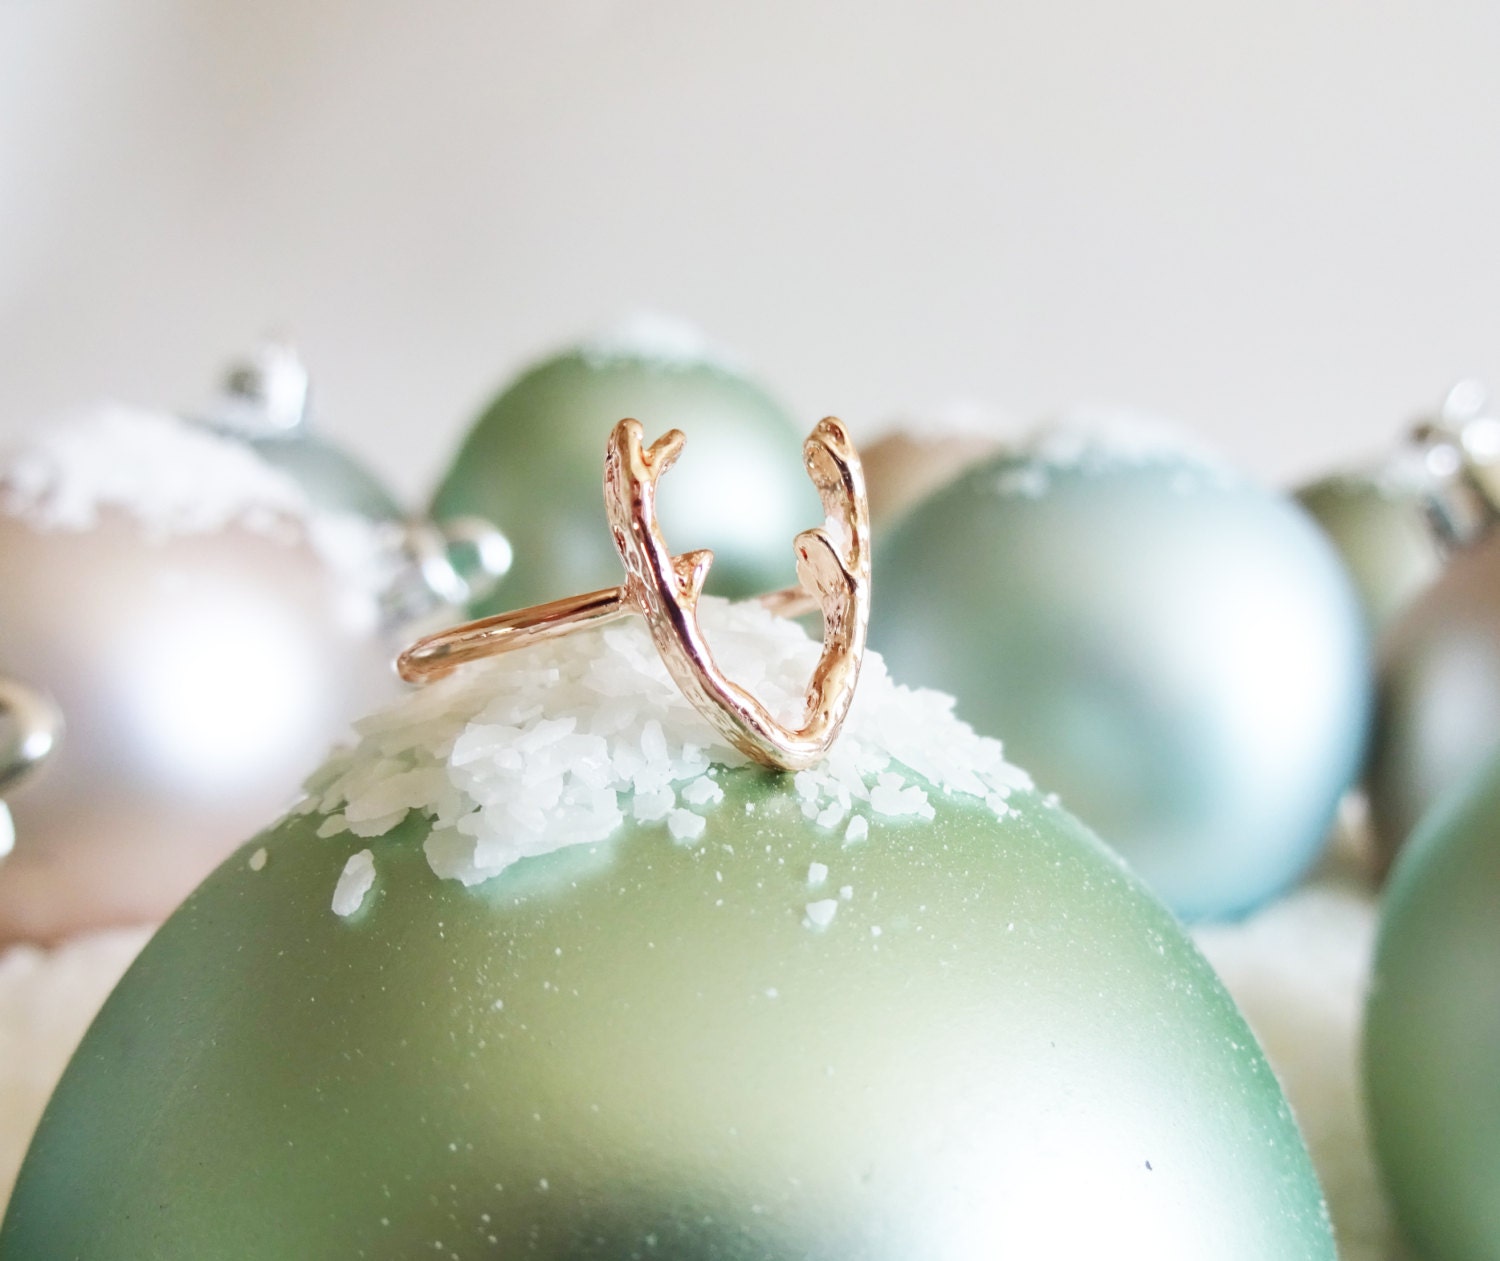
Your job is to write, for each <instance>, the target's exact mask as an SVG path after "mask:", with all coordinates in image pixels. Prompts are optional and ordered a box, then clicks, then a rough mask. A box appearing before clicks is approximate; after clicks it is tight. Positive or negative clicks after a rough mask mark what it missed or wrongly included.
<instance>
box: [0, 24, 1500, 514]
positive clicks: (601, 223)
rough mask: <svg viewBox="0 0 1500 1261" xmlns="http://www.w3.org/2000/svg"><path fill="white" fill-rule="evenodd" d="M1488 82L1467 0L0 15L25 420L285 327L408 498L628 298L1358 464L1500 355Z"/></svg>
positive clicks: (1276, 456)
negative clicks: (532, 368)
mask: <svg viewBox="0 0 1500 1261" xmlns="http://www.w3.org/2000/svg"><path fill="white" fill-rule="evenodd" d="M1497 68H1500V6H1497V5H1494V4H1491V3H1487V2H1486V0H1451V2H1447V3H1445V2H1443V0H1428V2H1426V3H1422V4H1417V3H1411V2H1408V3H1393V2H1392V0H1360V2H1359V3H1355V2H1354V0H1324V2H1323V3H1318V4H1308V3H1306V2H1305V0H1255V2H1254V3H1248V2H1245V3H1229V4H1202V3H1194V2H1192V0H1127V2H1126V3H1104V2H1103V0H1099V2H1097V3H1093V2H1090V0H1007V2H1006V3H1004V4H998V3H997V4H978V3H968V4H962V3H957V2H934V0H927V2H925V3H920V4H919V3H915V2H912V3H904V4H894V3H888V4H873V3H867V4H854V3H849V4H844V3H834V2H832V0H800V2H792V3H783V2H776V0H762V2H760V3H755V4H741V5H730V4H724V3H708V2H704V3H688V2H686V0H662V2H659V3H625V2H623V0H556V2H554V3H548V4H520V3H481V2H480V0H442V2H441V3H427V4H418V3H399V4H398V3H382V2H379V0H254V2H253V3H248V2H242V3H224V2H222V0H221V2H220V3H204V0H0V434H3V433H6V432H9V431H12V430H14V429H15V428H17V427H19V426H20V425H22V424H25V423H28V422H31V421H34V420H36V419H37V418H39V417H42V416H45V415H47V414H49V413H51V412H54V411H57V410H59V409H62V408H67V407H70V406H73V405H76V404H79V403H83V402H88V401H91V400H93V399H94V398H96V397H98V396H100V395H106V394H107V395H111V396H115V397H120V398H123V399H126V400H128V401H132V402H136V403H142V404H148V405H160V406H168V407H178V408H190V407H193V406H195V405H197V404H200V403H202V402H204V401H206V399H207V397H208V395H209V393H210V390H211V387H212V385H213V384H214V382H215V379H216V378H217V376H218V373H219V370H220V368H221V367H222V365H223V363H224V361H225V360H226V359H228V358H230V357H233V356H236V355H238V354H239V353H241V352H243V351H244V350H246V349H248V348H249V346H250V345H251V344H252V343H253V342H254V340H255V339H256V338H257V337H258V336H259V335H260V334H262V333H264V332H267V331H280V332H283V333H286V334H289V335H291V336H293V337H294V338H295V339H296V341H297V342H298V344H299V345H300V347H301V348H302V350H303V352H304V355H305V357H306V359H307V361H308V363H309V366H310V368H311V369H312V371H313V373H314V376H315V389H316V406H317V414H318V418H319V421H320V424H321V428H322V430H323V432H325V433H326V434H328V435H330V436H333V437H337V438H340V439H342V440H345V441H347V442H350V443H353V444H355V445H357V446H358V447H359V448H360V449H361V450H362V451H363V452H364V453H365V454H366V455H367V457H368V458H369V459H370V460H371V461H372V462H373V463H374V464H375V465H376V466H377V468H379V469H380V470H381V471H383V472H384V473H386V474H387V475H388V476H389V477H390V478H391V479H392V480H393V481H394V482H395V484H396V485H397V487H398V488H399V489H401V490H403V491H405V492H407V493H408V494H411V495H417V494H420V493H423V492H425V491H426V490H427V489H428V488H429V487H430V485H431V484H432V482H433V481H434V480H435V479H436V477H437V475H438V473H439V472H440V470H441V468H442V467H443V465H444V463H445V462H446V460H447V458H448V456H449V455H450V454H451V449H452V447H453V445H454V443H455V442H456V441H457V439H458V437H459V435H460V433H461V432H462V431H463V429H464V428H465V427H466V426H467V424H468V422H469V421H470V419H471V418H472V416H473V414H474V413H475V411H476V409H477V408H478V407H479V406H480V404H481V403H482V402H483V401H484V400H485V398H486V397H487V396H488V395H489V394H490V393H491V392H492V391H493V389H494V388H495V387H496V386H497V385H499V384H500V383H501V382H502V380H503V379H504V378H505V376H506V375H507V374H508V373H509V372H511V371H512V370H513V369H514V368H516V367H518V366H519V365H520V364H522V363H523V362H524V361H525V360H527V359H528V358H530V357H531V356H533V355H535V354H536V353H538V352H540V351H544V350H546V349H549V348H551V347H552V346H553V345H555V344H556V343H558V342H560V341H564V340H567V339H570V338H572V337H574V336H576V335H577V334H579V333H582V332H586V331H590V330H592V329H593V328H595V327H596V326H598V325H599V324H600V323H602V322H608V321H609V320H611V319H612V318H614V317H616V316H618V315H620V314H622V313H625V312H628V311H630V310H631V309H633V308H638V307H645V308H650V309H653V310H658V311H668V312H675V313H679V314H682V315H686V316H689V317H691V318H693V319H695V320H697V321H698V322H700V323H701V324H702V325H704V327H705V328H706V329H707V330H708V331H709V333H710V334H711V335H713V336H714V337H715V338H717V339H718V340H720V341H722V342H724V343H726V344H728V345H730V346H733V347H735V348H736V349H738V350H739V351H740V352H741V353H743V354H744V355H745V356H746V357H747V358H748V359H749V361H750V362H751V363H753V364H754V365H755V366H756V367H757V368H758V370H759V373H760V375H761V377H762V378H763V379H764V380H765V381H766V382H767V383H768V384H769V385H770V386H771V387H772V388H773V389H774V390H775V391H776V392H778V393H780V394H781V395H782V396H783V397H785V398H786V399H787V400H788V401H789V402H790V403H791V405H792V406H793V407H794V408H795V409H796V411H797V412H798V414H799V415H801V416H803V417H805V418H807V419H808V420H811V419H812V418H814V417H816V416H817V415H820V414H822V413H824V412H829V411H833V412H837V413H839V414H840V415H843V416H844V417H845V418H846V419H848V420H850V421H851V423H853V424H854V425H856V426H857V429H858V430H863V431H865V432H870V431H872V430H873V429H875V428H876V427H877V426H879V425H880V424H882V423H885V422H888V421H890V420H891V419H892V418H894V417H896V416H898V415H902V414H911V413H924V412H930V411H932V410H933V409H936V408H940V407H943V406H946V405H948V404H950V403H952V402H954V401H956V400H973V401H978V402H981V403H984V404H986V405H988V406H990V407H992V408H993V409H994V410H995V411H996V412H997V413H999V414H1000V415H1002V416H1005V417H1010V418H1013V419H1015V420H1017V421H1021V420H1029V419H1032V418H1034V417H1036V416H1038V415H1040V414H1044V413H1047V412H1050V411H1053V410H1055V409H1057V408H1058V407H1060V406H1063V405H1066V404H1069V403H1072V402H1075V401H1080V400H1091V401H1113V402H1122V403H1128V404H1132V405H1135V406H1138V407H1143V408H1147V409H1151V410H1155V411H1158V412H1161V413H1163V414H1166V415H1169V416H1172V417H1174V418H1176V419H1177V420H1179V421H1182V422H1183V423H1185V424H1187V425H1189V426H1190V427H1192V428H1194V429H1196V430H1198V431H1199V432H1201V433H1202V434H1203V435H1205V436H1206V437H1208V438H1210V439H1212V440H1214V441H1216V442H1218V443H1219V444H1220V445H1221V447H1223V448H1224V449H1226V450H1227V452H1228V453H1229V454H1230V455H1231V456H1232V457H1233V458H1235V459H1237V460H1238V461H1239V462H1240V463H1242V464H1244V465H1245V466H1247V467H1249V468H1250V469H1251V470H1253V471H1255V472H1258V473H1260V474H1261V475H1263V476H1266V477H1272V478H1283V479H1284V478H1290V477H1295V476H1299V475H1302V474H1305V473H1311V472H1315V471H1321V470H1323V469H1325V468H1328V467H1331V466H1334V465H1339V464H1347V463H1351V462H1358V461H1360V460H1362V459H1363V458H1365V457H1367V456H1369V455H1371V454H1373V453H1375V452H1377V451H1378V450H1379V449H1380V448H1381V447H1382V445H1383V444H1384V443H1386V442H1387V441H1389V440H1390V439H1391V438H1392V437H1393V436H1394V435H1395V434H1396V433H1397V432H1398V430H1399V428H1400V427H1401V425H1402V424H1403V423H1404V421H1405V420H1407V419H1408V418H1409V417H1410V416H1411V414H1412V413H1413V412H1415V411H1419V410H1422V409H1424V408H1431V407H1432V406H1434V405H1435V404H1436V403H1437V402H1438V401H1439V400H1440V398H1441V396H1442V394H1443V392H1444V390H1445V389H1446V387H1447V385H1448V384H1449V383H1450V381H1451V380H1452V379H1453V378H1455V377H1457V376H1459V375H1461V374H1478V375H1481V376H1488V377H1489V378H1490V379H1491V380H1494V381H1500V303H1497V301H1496V293H1497V280H1500V217H1497V211H1496V207H1497V201H1500V197H1497V194H1500V165H1497V155H1500V143H1497V142H1500V92H1497V90H1496V76H1497Z"/></svg>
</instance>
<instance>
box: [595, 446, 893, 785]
mask: <svg viewBox="0 0 1500 1261" xmlns="http://www.w3.org/2000/svg"><path fill="white" fill-rule="evenodd" d="M642 435H643V431H642V428H641V426H640V425H639V424H638V423H637V422H635V421H629V420H627V421H621V422H620V424H619V425H617V426H616V427H615V432H614V434H613V435H612V436H611V439H610V454H609V457H608V462H607V472H606V477H605V488H606V489H605V494H606V499H607V505H606V506H607V509H608V512H609V516H610V521H611V524H612V526H613V527H614V536H615V544H616V546H617V547H618V548H619V550H620V559H621V560H622V561H623V562H624V565H625V571H626V582H625V587H624V591H625V592H626V598H627V599H628V600H629V602H630V603H631V604H633V605H634V606H635V607H637V608H639V609H640V611H641V612H642V613H644V614H645V615H646V620H647V623H648V624H649V626H650V628H651V635H652V638H653V640H654V641H655V643H656V647H657V650H658V651H659V652H660V653H661V655H662V659H663V661H665V662H666V663H667V668H668V669H669V670H670V671H671V673H672V675H673V677H674V678H676V679H677V682H678V685H679V686H680V687H681V688H682V689H683V692H684V694H685V695H687V696H688V697H689V698H690V699H691V700H692V701H693V703H694V704H695V705H697V706H698V708H699V709H700V711H702V712H703V714H704V715H705V717H707V718H709V720H710V721H711V722H712V723H713V724H714V725H715V726H716V727H717V728H718V729H719V731H720V732H721V733H722V734H723V735H724V737H725V738H726V739H727V740H729V741H730V742H731V743H732V744H734V745H735V746H736V747H737V748H739V749H740V750H741V751H742V752H744V753H746V754H747V755H748V756H750V757H752V758H754V759H755V760H756V761H757V762H760V763H762V764H764V765H766V766H772V767H778V768H781V769H786V770H798V769H801V768H802V767H805V766H810V765H812V764H813V763H814V762H816V761H817V760H818V759H819V758H820V757H822V756H823V755H824V753H826V752H827V750H828V746H829V745H830V744H831V743H832V741H833V738H834V735H835V734H836V733H837V731H838V728H839V725H840V724H841V723H842V722H843V719H844V715H845V714H846V713H847V712H848V709H849V701H850V699H851V698H852V695H853V689H854V683H855V681H856V679H857V678H858V676H859V665H860V657H861V654H862V653H863V651H864V639H865V624H866V622H867V620H868V616H869V577H870V549H869V513H868V510H867V507H866V504H865V495H864V475H863V473H862V472H861V470H860V465H859V456H858V455H857V454H856V453H855V451H854V447H853V444H852V443H850V441H849V436H848V433H847V432H846V431H845V429H844V427H843V425H842V424H841V423H840V422H839V421H837V420H835V419H833V418H832V417H829V418H828V419H826V420H824V421H822V422H820V423H819V424H818V425H817V427H816V428H814V430H813V432H812V434H811V435H810V436H809V438H808V440H807V442H806V443H805V444H804V447H803V457H804V460H805V463H806V465H807V472H808V476H809V477H810V478H811V479H812V481H813V484H814V486H815V487H816V488H817V491H818V495H819V498H820V499H821V500H822V503H823V509H824V512H825V514H826V520H825V521H824V523H823V524H822V525H820V526H818V527H815V528H814V529H811V530H805V531H803V532H802V533H801V534H799V535H798V536H797V542H796V551H797V573H798V577H799V579H800V580H801V581H802V583H803V584H804V586H805V587H806V588H807V589H808V590H809V592H810V593H811V594H813V595H814V596H815V597H816V599H817V601H818V604H819V606H820V607H821V608H822V610H823V622H824V643H823V652H822V655H821V656H820V658H819V660H818V665H817V668H816V669H815V670H814V672H813V677H812V680H811V682H810V683H809V686H808V692H807V702H806V707H805V708H804V711H803V721H802V724H801V725H800V726H798V727H797V728H795V729H790V728H788V727H786V726H785V725H783V724H782V723H781V722H779V721H778V720H777V719H776V718H775V717H774V716H773V715H772V714H771V713H770V712H769V711H768V710H767V709H766V708H765V706H764V705H762V704H761V703H760V702H759V701H758V700H756V699H755V697H753V696H751V695H750V694H749V693H748V692H746V691H745V690H744V689H743V688H741V687H740V686H739V685H737V684H735V683H734V682H732V681H731V680H730V679H728V678H727V677H726V676H725V675H724V673H723V671H722V670H720V669H719V667H718V665H717V663H716V662H715V661H714V658H713V653H712V652H711V651H710V650H709V647H708V644H707V642H706V641H705V640H704V637H703V631H702V628H701V627H700V626H699V624H698V597H699V595H700V593H701V591H702V589H703V582H704V578H705V577H706V576H707V572H708V565H709V562H710V560H711V559H712V556H713V554H712V553H711V552H708V551H697V552H687V553H684V554H683V555H681V556H677V557H674V556H673V555H672V553H671V551H670V549H669V548H668V547H667V543H666V540H665V539H664V538H663V537H662V535H661V530H660V527H659V525H658V522H657V520H656V507H655V488H656V480H657V479H658V478H659V477H660V476H661V474H662V473H664V472H665V471H666V470H667V469H668V468H670V467H671V464H672V462H673V461H674V460H675V459H676V458H677V455H678V453H679V452H680V451H681V449H682V443H683V437H682V434H681V433H680V432H678V431H677V430H671V431H669V432H668V433H665V434H663V435H662V436H661V437H660V438H659V439H657V441H656V442H654V443H653V444H652V445H651V446H650V447H646V448H643V447H642V445H641V442H642Z"/></svg>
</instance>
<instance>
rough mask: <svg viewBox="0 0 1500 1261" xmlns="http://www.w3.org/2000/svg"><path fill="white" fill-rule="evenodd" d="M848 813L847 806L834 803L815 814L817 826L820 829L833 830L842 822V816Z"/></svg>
mask: <svg viewBox="0 0 1500 1261" xmlns="http://www.w3.org/2000/svg"><path fill="white" fill-rule="evenodd" d="M848 813H849V808H848V806H845V805H843V804H841V803H840V802H837V801H835V802H834V803H833V804H832V805H828V806H824V807H823V809H822V810H820V811H818V813H817V824H818V826H819V827H820V828H834V827H837V826H838V825H839V824H840V823H842V822H843V821H844V816H845V815H846V814H848Z"/></svg>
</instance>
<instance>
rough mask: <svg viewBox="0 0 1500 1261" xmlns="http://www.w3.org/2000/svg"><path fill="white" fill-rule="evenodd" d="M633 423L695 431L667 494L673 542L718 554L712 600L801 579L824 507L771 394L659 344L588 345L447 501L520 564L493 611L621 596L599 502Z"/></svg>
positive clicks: (517, 385) (488, 444) (487, 421)
mask: <svg viewBox="0 0 1500 1261" xmlns="http://www.w3.org/2000/svg"><path fill="white" fill-rule="evenodd" d="M626 416H633V417H636V418H638V419H640V420H641V421H642V422H644V423H645V424H646V425H647V426H648V428H650V429H651V431H652V432H661V431H663V430H666V429H669V428H672V427H674V426H676V427H681V428H683V429H685V430H687V431H688V432H690V433H691V434H692V442H691V443H689V444H688V446H687V448H686V449H685V451H684V452H683V455H682V458H681V461H680V468H679V471H678V472H676V473H674V474H673V476H672V478H671V479H670V480H668V481H665V482H663V483H662V487H661V495H660V501H659V503H660V512H661V519H662V523H663V529H664V531H665V533H666V536H667V537H668V538H678V539H692V540H693V545H694V546H695V547H696V546H701V547H708V548H712V549H713V553H714V566H713V570H712V572H711V574H710V576H709V583H708V586H709V590H710V591H714V592H717V593H718V594H721V595H727V596H743V595H751V594H755V593H757V592H760V591H768V590H774V589H777V588H780V587H784V586H787V585H789V584H790V583H792V582H794V581H795V574H794V570H793V563H792V548H791V542H790V540H791V539H792V538H793V537H794V536H795V535H796V533H797V531H798V530H801V529H804V528H806V526H807V525H808V523H809V522H814V521H818V520H820V519H821V517H822V510H821V508H820V507H819V505H818V502H817V497H816V496H815V495H814V494H812V492H811V490H810V489H809V487H808V485H807V483H806V480H805V479H804V478H803V477H802V474H801V468H802V465H801V443H802V435H801V433H800V431H799V428H798V426H797V425H796V424H794V423H793V421H792V420H791V418H790V417H789V416H788V415H787V414H786V413H785V412H784V411H783V410H782V409H781V408H780V407H779V406H778V405H777V404H776V403H775V402H773V401H772V400H771V398H770V397H769V396H767V395H766V394H765V393H764V392H763V391H762V390H761V389H760V387H759V386H757V385H755V384H754V383H753V382H752V381H750V380H748V379H747V378H745V377H743V376H740V375H739V374H738V373H736V372H733V371H731V370H729V369H728V368H725V367H723V366H721V365H720V364H719V363H718V362H716V361H713V360H711V359H707V358H703V357H701V356H697V355H673V354H665V353H662V354H658V353H655V352H654V351H653V350H652V349H651V347H650V346H649V345H644V346H640V347H637V346H634V345H633V344H624V345H618V346H616V345H609V346H603V345H601V346H598V347H583V348H580V349H577V350H572V351H569V352H567V353H565V354H562V355H559V356H557V357H556V358H553V359H548V360H546V361H544V362H543V363H541V364H538V365H537V366H535V367H533V368H532V369H530V370H529V371H528V372H526V373H525V374H524V375H523V376H522V377H520V379H519V380H517V381H515V382H514V383H513V384H512V385H510V386H509V387H508V388H507V389H506V390H505V391H504V392H503V393H502V394H501V395H500V396H499V397H498V398H497V399H496V400H495V401H494V402H493V403H492V404H490V406H489V408H488V410H486V411H485V413H484V414H483V415H482V416H481V417H480V418H479V420H478V421H477V422H476V423H475V425H474V427H473V428H472V429H471V430H470V432H469V434H468V436H467V438H465V440H464V443H463V445H462V446H461V447H460V449H459V452H458V455H457V456H456V457H455V458H454V461H453V464H452V466H451V467H450V469H449V471H448V474H447V476H446V477H445V478H444V479H443V482H442V484H441V486H440V487H439V488H438V491H437V494H436V496H435V497H434V499H433V503H432V511H431V516H432V518H433V519H434V520H438V521H442V520H446V519H448V518H451V517H455V516H464V515H470V514H473V515H478V516H482V517H485V518H487V519H489V520H491V521H493V522H494V523H495V524H496V525H497V526H499V527H500V529H501V531H502V532H503V533H504V534H505V535H506V537H507V538H509V539H510V542H511V545H512V547H513V548H514V550H515V562H514V565H513V567H512V569H511V571H510V573H509V575H508V576H507V577H506V580H505V582H504V584H503V586H502V587H501V588H500V590H499V591H498V592H497V594H496V595H495V596H494V597H493V598H491V599H490V600H489V601H487V602H485V603H482V604H480V605H478V606H477V607H476V611H477V612H481V613H490V612H496V611H499V610H500V609H502V608H505V609H509V608H518V607H520V606H522V605H527V604H534V603H538V602H541V601H545V600H555V599H558V598H560V597H562V596H567V595H572V594H573V593H575V592H579V591H591V590H594V589H596V588H600V587H612V586H614V585H615V584H616V583H618V582H619V580H620V562H619V558H618V556H617V555H616V554H615V550H614V547H613V545H612V544H611V542H610V535H609V530H608V527H607V525H606V524H605V520H604V507H603V504H602V503H601V501H600V497H599V452H600V451H602V450H603V449H604V445H605V440H606V439H607V438H608V436H609V431H610V430H611V428H613V426H614V425H615V424H616V423H617V422H618V421H620V420H621V419H623V418H624V417H626Z"/></svg>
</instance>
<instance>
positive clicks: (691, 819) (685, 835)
mask: <svg viewBox="0 0 1500 1261" xmlns="http://www.w3.org/2000/svg"><path fill="white" fill-rule="evenodd" d="M707 826H708V820H707V819H705V818H704V817H703V816H702V815H701V814H694V813H693V812H692V811H691V810H674V811H672V813H671V814H669V815H668V816H667V831H668V832H670V833H671V834H672V839H673V840H674V841H696V840H697V839H698V838H699V837H700V836H702V835H703V829H704V828H706V827H707Z"/></svg>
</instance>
